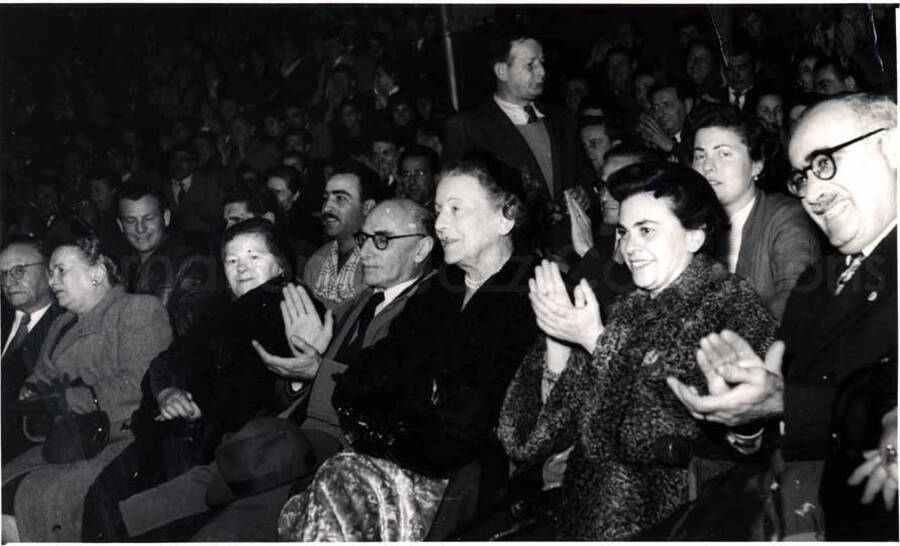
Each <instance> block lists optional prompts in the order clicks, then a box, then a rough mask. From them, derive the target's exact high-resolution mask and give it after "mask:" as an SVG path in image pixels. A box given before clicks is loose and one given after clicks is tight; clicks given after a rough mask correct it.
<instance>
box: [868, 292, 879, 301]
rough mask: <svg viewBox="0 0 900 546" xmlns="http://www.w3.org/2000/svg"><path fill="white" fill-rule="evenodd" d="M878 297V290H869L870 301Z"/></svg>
mask: <svg viewBox="0 0 900 546" xmlns="http://www.w3.org/2000/svg"><path fill="white" fill-rule="evenodd" d="M877 299H878V292H869V301H875V300H877Z"/></svg>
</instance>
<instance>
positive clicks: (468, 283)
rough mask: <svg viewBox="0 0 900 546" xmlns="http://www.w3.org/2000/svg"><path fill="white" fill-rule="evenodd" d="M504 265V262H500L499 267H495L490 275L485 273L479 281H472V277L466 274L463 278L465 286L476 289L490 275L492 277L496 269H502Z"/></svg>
mask: <svg viewBox="0 0 900 546" xmlns="http://www.w3.org/2000/svg"><path fill="white" fill-rule="evenodd" d="M504 265H506V262H503V263H502V264H500V267H498V268H497V269H495V270H494V271H493V272H492V273H491V274H490V275H486V276H485V277H484V278H483V279H481V280H480V281H473V280H472V279H470V278H469V275H468V274H466V279H465V280H466V286H467V287H468V288H471V289H472V290H478V289H479V288H481V287H482V285H484V283H486V282H487V280H488V279H490V278H491V277H493V276H494V275H496V274H497V272H498V271H500V270H501V269H503V266H504Z"/></svg>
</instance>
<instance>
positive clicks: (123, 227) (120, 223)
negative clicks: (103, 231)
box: [116, 218, 125, 235]
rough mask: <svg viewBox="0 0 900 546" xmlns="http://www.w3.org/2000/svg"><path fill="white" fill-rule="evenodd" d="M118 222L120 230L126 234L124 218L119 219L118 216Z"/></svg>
mask: <svg viewBox="0 0 900 546" xmlns="http://www.w3.org/2000/svg"><path fill="white" fill-rule="evenodd" d="M116 224H118V225H119V231H121V232H122V234H123V235H124V234H125V226H123V225H122V220H119V219H118V218H116Z"/></svg>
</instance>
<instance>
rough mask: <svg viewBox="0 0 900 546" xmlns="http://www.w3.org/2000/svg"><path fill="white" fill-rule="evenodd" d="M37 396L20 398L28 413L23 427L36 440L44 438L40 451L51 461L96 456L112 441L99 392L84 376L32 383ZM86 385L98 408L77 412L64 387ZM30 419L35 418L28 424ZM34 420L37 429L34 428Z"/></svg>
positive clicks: (68, 461) (72, 460) (77, 459)
mask: <svg viewBox="0 0 900 546" xmlns="http://www.w3.org/2000/svg"><path fill="white" fill-rule="evenodd" d="M31 387H32V390H34V391H35V392H37V393H38V394H37V395H36V396H33V397H30V398H28V399H26V400H24V401H21V402H20V406H21V407H22V408H23V410H24V411H25V413H26V416H25V419H24V420H23V429H24V431H25V434H26V436H28V437H29V438H30V439H32V440H33V441H40V440H43V442H44V444H43V446H42V447H41V455H42V456H43V458H44V460H45V461H46V462H48V463H52V464H61V463H71V462H75V461H82V460H87V459H92V458H93V457H96V456H97V454H99V453H100V452H101V451H103V448H105V447H106V444H108V443H109V430H110V422H109V415H107V414H106V412H105V411H102V410H101V409H100V402H99V400H98V399H97V393H96V392H95V391H94V388H93V387H91V386H90V385H87V384H85V383H84V382H83V381H82V380H81V378H77V379H75V380H74V381H70V380H69V378H68V376H63V378H62V379H59V378H57V379H55V380H54V381H53V382H52V383H50V384H47V383H39V384H36V385H31ZM70 387H85V388H87V389H88V390H89V391H90V392H91V396H92V397H93V399H94V405H95V406H96V407H97V410H96V411H92V412H90V413H84V414H78V413H74V412H72V411H70V410H69V408H68V404H67V403H66V397H65V390H66V389H67V388H70ZM29 417H30V418H31V419H30V420H31V421H33V423H32V424H31V425H29ZM35 424H37V425H38V426H37V427H36V428H38V429H39V431H38V432H35V431H34V430H33V429H34V428H35V426H34V425H35Z"/></svg>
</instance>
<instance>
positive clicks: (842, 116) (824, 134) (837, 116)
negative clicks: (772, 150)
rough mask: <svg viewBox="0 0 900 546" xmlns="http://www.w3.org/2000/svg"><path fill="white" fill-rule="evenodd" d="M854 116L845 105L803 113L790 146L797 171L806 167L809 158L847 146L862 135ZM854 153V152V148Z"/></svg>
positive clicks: (834, 105) (835, 105)
mask: <svg viewBox="0 0 900 546" xmlns="http://www.w3.org/2000/svg"><path fill="white" fill-rule="evenodd" d="M855 118H856V116H854V114H853V112H852V111H851V110H850V109H848V108H846V107H844V106H841V105H838V104H830V105H823V106H820V107H818V108H812V109H809V110H807V111H806V112H804V113H803V115H802V117H801V118H800V120H799V121H798V122H797V127H796V129H794V134H793V135H792V136H791V141H790V143H789V144H788V155H789V157H790V160H791V164H792V165H793V166H794V167H795V168H800V167H805V166H806V165H807V163H808V162H809V159H808V157H807V156H809V154H811V153H812V152H815V151H816V150H822V149H825V148H830V147H832V146H835V145H837V144H840V143H842V142H846V141H847V140H850V139H852V138H854V137H856V136H859V135H858V134H857V133H858V132H859V131H860V129H859V127H858V124H857V123H855ZM851 150H852V148H851Z"/></svg>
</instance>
